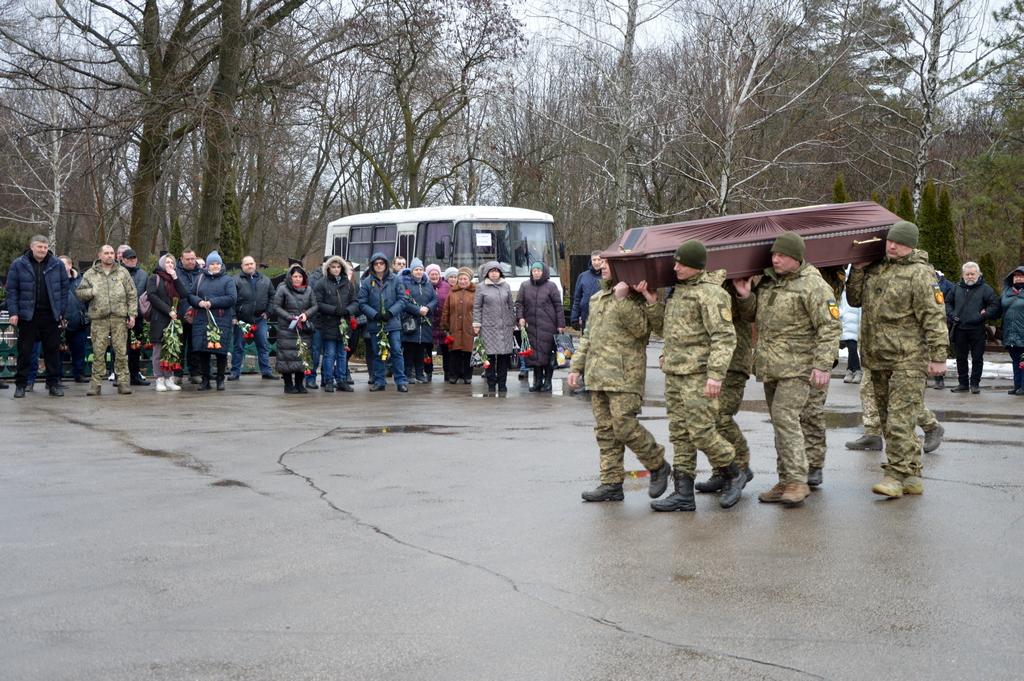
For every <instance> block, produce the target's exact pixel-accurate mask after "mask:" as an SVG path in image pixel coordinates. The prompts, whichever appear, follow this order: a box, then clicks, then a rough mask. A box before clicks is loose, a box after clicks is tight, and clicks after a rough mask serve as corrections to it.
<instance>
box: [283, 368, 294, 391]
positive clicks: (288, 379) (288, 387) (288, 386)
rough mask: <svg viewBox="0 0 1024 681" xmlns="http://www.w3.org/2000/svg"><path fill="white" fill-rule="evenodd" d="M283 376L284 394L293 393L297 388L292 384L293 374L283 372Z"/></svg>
mask: <svg viewBox="0 0 1024 681" xmlns="http://www.w3.org/2000/svg"><path fill="white" fill-rule="evenodd" d="M281 378H283V379H284V394H285V395H291V394H292V392H293V391H294V390H295V388H294V387H293V386H292V375H291V374H289V373H285V374H281Z"/></svg>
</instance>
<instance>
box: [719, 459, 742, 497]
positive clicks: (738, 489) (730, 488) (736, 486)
mask: <svg viewBox="0 0 1024 681" xmlns="http://www.w3.org/2000/svg"><path fill="white" fill-rule="evenodd" d="M719 475H721V476H722V478H723V482H722V495H721V496H720V497H718V505H719V506H721V507H722V508H732V507H733V506H735V505H736V502H738V501H739V500H740V494H742V493H743V488H744V487H745V486H746V484H747V472H746V471H744V470H740V467H739V466H737V465H736V462H735V461H733V462H732V463H731V464H729V466H728V467H727V468H722V469H719Z"/></svg>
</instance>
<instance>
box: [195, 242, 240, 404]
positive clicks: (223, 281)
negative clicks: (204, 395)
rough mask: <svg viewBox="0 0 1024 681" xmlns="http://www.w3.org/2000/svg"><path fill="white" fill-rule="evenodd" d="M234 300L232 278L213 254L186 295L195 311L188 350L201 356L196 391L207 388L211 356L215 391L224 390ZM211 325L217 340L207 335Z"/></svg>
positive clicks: (219, 259) (235, 299)
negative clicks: (217, 335)
mask: <svg viewBox="0 0 1024 681" xmlns="http://www.w3.org/2000/svg"><path fill="white" fill-rule="evenodd" d="M237 299H238V290H237V289H236V288H235V279H234V277H230V276H228V275H227V274H226V273H225V272H224V261H223V260H222V259H221V257H220V253H218V252H217V251H213V252H212V253H210V254H209V255H208V256H206V270H205V271H204V272H203V277H202V279H197V280H196V288H195V290H194V291H192V292H191V293H189V296H188V300H189V303H190V304H191V305H192V307H194V308H195V310H196V317H195V321H194V322H193V323H192V347H193V348H195V349H196V353H197V354H198V355H199V356H200V357H201V359H200V367H201V373H202V377H203V378H202V382H201V383H200V385H199V387H198V388H196V390H209V389H210V358H211V357H216V358H217V390H224V378H225V373H227V366H228V348H229V347H230V345H231V329H232V326H234V324H233V320H234V316H235V302H236V301H237ZM214 325H216V327H217V329H218V330H219V331H220V341H216V340H215V339H214V338H213V337H211V335H210V331H211V330H212V329H213V326H214Z"/></svg>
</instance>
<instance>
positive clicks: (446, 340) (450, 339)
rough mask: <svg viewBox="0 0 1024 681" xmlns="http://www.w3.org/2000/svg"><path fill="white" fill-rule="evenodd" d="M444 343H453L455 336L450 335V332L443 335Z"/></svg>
mask: <svg viewBox="0 0 1024 681" xmlns="http://www.w3.org/2000/svg"><path fill="white" fill-rule="evenodd" d="M444 344H445V345H455V337H454V336H452V335H451V334H449V335H447V336H445V337H444Z"/></svg>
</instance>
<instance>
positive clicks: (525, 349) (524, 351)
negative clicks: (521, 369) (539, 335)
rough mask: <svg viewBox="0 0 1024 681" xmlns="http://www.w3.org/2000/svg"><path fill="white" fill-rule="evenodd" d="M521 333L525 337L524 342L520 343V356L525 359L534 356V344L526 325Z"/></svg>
mask: <svg viewBox="0 0 1024 681" xmlns="http://www.w3.org/2000/svg"><path fill="white" fill-rule="evenodd" d="M519 335H520V336H521V337H522V339H523V342H522V343H520V344H519V356H520V357H522V358H523V359H526V358H527V357H533V355H534V354H535V353H534V351H533V346H531V345H530V337H529V336H528V335H527V334H526V327H525V326H524V327H522V329H521V333H520V334H519Z"/></svg>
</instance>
